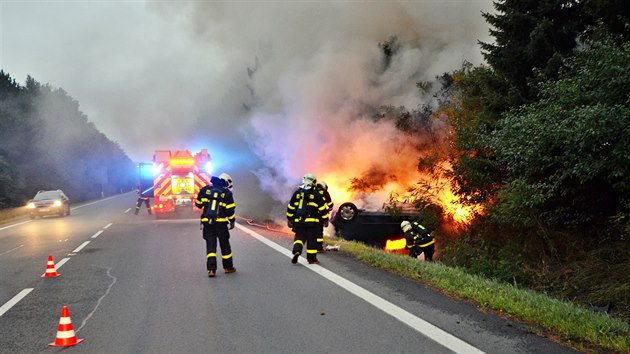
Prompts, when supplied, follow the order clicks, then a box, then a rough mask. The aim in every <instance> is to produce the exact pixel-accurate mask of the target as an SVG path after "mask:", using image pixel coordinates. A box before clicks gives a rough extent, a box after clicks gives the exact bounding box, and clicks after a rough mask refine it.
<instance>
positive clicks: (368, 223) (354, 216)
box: [331, 202, 419, 248]
mask: <svg viewBox="0 0 630 354" xmlns="http://www.w3.org/2000/svg"><path fill="white" fill-rule="evenodd" d="M418 216H419V213H418V211H417V210H416V209H415V208H412V207H403V208H393V209H390V210H382V211H368V210H365V209H359V208H357V206H356V205H355V204H354V203H351V202H346V203H343V204H341V205H340V206H339V208H338V209H337V211H336V212H334V213H333V215H332V219H331V223H332V225H333V226H334V227H335V233H336V234H337V236H339V237H341V238H343V239H344V240H348V241H359V242H362V243H365V244H367V245H370V246H375V247H379V248H385V245H386V244H387V241H388V240H399V239H401V238H404V237H405V235H404V233H403V231H402V229H401V228H400V223H401V222H402V221H403V220H407V221H410V220H413V219H416V218H418Z"/></svg>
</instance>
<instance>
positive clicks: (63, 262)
mask: <svg viewBox="0 0 630 354" xmlns="http://www.w3.org/2000/svg"><path fill="white" fill-rule="evenodd" d="M69 260H70V258H68V257H66V258H62V259H61V260H60V261H59V262H57V264H55V268H56V269H59V268H61V266H62V265H64V264H65V263H66V262H67V261H69Z"/></svg>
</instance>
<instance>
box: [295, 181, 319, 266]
mask: <svg viewBox="0 0 630 354" xmlns="http://www.w3.org/2000/svg"><path fill="white" fill-rule="evenodd" d="M316 185H317V178H316V177H315V175H313V174H312V173H307V174H305V175H304V178H303V179H302V184H301V185H300V186H299V187H298V188H297V190H296V191H295V192H293V195H292V196H291V200H290V201H289V205H287V225H288V226H289V228H291V229H292V230H293V232H294V233H295V238H294V239H293V250H292V252H293V258H292V259H291V263H293V264H295V263H297V261H298V257H299V256H300V254H302V250H303V249H304V245H305V244H306V260H307V261H308V263H309V264H319V261H318V260H317V236H318V235H319V233H320V231H321V229H322V224H321V223H322V222H326V223H327V222H328V208H327V206H326V202H325V201H324V198H323V197H322V195H321V194H320V193H319V192H318V191H317V188H316Z"/></svg>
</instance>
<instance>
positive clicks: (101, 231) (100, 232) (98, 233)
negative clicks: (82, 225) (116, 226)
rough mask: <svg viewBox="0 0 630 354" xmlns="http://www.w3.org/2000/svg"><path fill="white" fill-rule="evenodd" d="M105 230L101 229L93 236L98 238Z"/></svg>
mask: <svg viewBox="0 0 630 354" xmlns="http://www.w3.org/2000/svg"><path fill="white" fill-rule="evenodd" d="M102 233H103V230H100V231H99V232H97V233H95V234H94V235H92V238H97V237H98V235H100V234H102Z"/></svg>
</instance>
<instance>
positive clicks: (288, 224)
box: [287, 220, 293, 229]
mask: <svg viewBox="0 0 630 354" xmlns="http://www.w3.org/2000/svg"><path fill="white" fill-rule="evenodd" d="M287 226H289V228H290V229H292V228H293V220H287Z"/></svg>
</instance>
